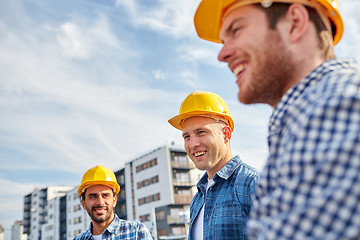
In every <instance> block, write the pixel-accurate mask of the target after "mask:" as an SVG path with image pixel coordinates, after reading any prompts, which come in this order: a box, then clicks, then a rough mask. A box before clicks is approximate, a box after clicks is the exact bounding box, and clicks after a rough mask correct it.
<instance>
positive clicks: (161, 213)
mask: <svg viewBox="0 0 360 240" xmlns="http://www.w3.org/2000/svg"><path fill="white" fill-rule="evenodd" d="M156 220H157V221H164V220H165V211H164V210H160V211H158V212H156Z"/></svg>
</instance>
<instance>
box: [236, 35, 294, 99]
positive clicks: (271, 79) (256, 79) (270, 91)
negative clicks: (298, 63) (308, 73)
mask: <svg viewBox="0 0 360 240" xmlns="http://www.w3.org/2000/svg"><path fill="white" fill-rule="evenodd" d="M251 57H252V60H253V64H252V67H253V69H252V72H251V75H250V76H249V78H248V79H247V81H246V82H244V84H243V85H242V87H241V89H240V86H239V93H238V99H239V101H240V102H242V103H244V104H251V103H267V104H269V105H271V106H274V105H276V104H277V103H278V102H279V101H280V99H281V97H282V96H283V94H285V92H286V91H287V89H288V86H289V85H290V81H291V79H292V78H291V77H292V76H293V73H294V71H295V69H296V68H295V64H294V63H293V61H292V55H291V52H290V51H289V50H288V49H287V48H286V45H285V43H284V42H283V40H282V38H281V35H280V34H279V33H278V32H277V31H276V30H269V32H268V33H267V34H266V37H265V38H264V40H263V41H262V43H261V44H258V46H257V47H255V50H254V51H253V54H252V55H251Z"/></svg>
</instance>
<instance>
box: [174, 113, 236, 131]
mask: <svg viewBox="0 0 360 240" xmlns="http://www.w3.org/2000/svg"><path fill="white" fill-rule="evenodd" d="M203 115H214V116H221V117H223V118H225V119H226V120H228V122H229V126H230V128H231V129H232V130H234V121H233V119H232V118H231V117H229V116H228V115H226V114H222V113H215V112H209V111H201V110H197V111H192V112H186V113H182V114H179V115H176V116H175V117H172V118H170V119H169V120H168V122H169V123H170V124H171V125H172V126H173V127H174V128H177V129H179V130H181V131H182V130H183V127H182V124H181V123H182V122H183V121H184V120H185V119H187V118H190V117H195V116H203Z"/></svg>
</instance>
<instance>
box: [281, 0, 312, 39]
mask: <svg viewBox="0 0 360 240" xmlns="http://www.w3.org/2000/svg"><path fill="white" fill-rule="evenodd" d="M286 18H287V19H288V20H290V28H289V37H290V41H291V42H292V43H294V42H297V41H299V40H300V39H301V38H302V37H304V35H305V34H306V32H307V31H308V28H309V26H310V18H309V12H308V11H307V9H306V7H305V6H304V5H302V4H298V3H294V4H291V5H290V7H289V9H288V11H287V13H286Z"/></svg>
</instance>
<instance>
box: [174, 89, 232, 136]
mask: <svg viewBox="0 0 360 240" xmlns="http://www.w3.org/2000/svg"><path fill="white" fill-rule="evenodd" d="M194 116H203V117H211V118H214V119H216V120H221V121H224V122H225V123H226V124H228V125H229V126H230V127H231V130H234V121H233V119H232V118H231V115H230V111H229V108H228V106H227V105H226V103H225V101H224V100H223V99H222V98H221V97H220V96H219V95H217V94H215V93H212V92H203V91H195V92H192V93H190V94H189V96H187V97H186V98H185V100H184V101H183V102H182V103H181V106H180V111H179V115H176V116H175V117H173V118H171V119H169V123H170V124H171V125H172V126H173V127H175V128H177V129H179V130H183V128H182V123H183V121H184V120H185V119H187V118H190V117H194Z"/></svg>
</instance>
